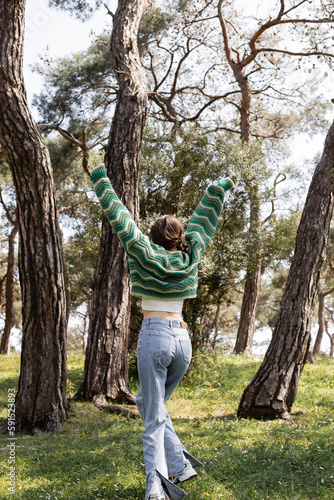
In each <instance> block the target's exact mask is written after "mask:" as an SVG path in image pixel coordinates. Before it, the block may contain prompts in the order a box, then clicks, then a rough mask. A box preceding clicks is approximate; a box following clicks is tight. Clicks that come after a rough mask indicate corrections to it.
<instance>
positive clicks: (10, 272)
mask: <svg viewBox="0 0 334 500" xmlns="http://www.w3.org/2000/svg"><path fill="white" fill-rule="evenodd" d="M17 230H18V226H17V223H15V225H14V227H13V229H12V231H11V233H10V235H9V240H8V257H7V274H6V319H5V328H4V331H3V335H2V338H1V345H0V354H7V350H8V344H9V337H10V332H11V329H12V323H13V305H14V268H15V254H14V250H15V237H16V234H17Z"/></svg>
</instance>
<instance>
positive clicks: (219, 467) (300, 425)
mask: <svg viewBox="0 0 334 500" xmlns="http://www.w3.org/2000/svg"><path fill="white" fill-rule="evenodd" d="M0 363H1V379H0V388H1V401H0V412H1V420H4V419H5V418H6V416H7V393H8V389H9V388H11V387H15V388H16V389H17V383H18V376H19V365H20V358H19V355H12V356H9V357H7V356H1V357H0ZM83 363H84V357H83V355H82V354H71V355H69V356H68V378H69V384H68V394H69V395H70V396H71V395H73V394H74V393H75V391H76V389H77V388H78V386H79V384H80V381H81V377H82V372H83ZM259 364H260V361H259V360H253V359H251V358H245V357H242V356H240V357H239V356H233V355H230V356H228V355H210V356H208V355H205V354H203V353H199V354H197V356H196V358H195V360H194V362H193V366H192V369H191V371H190V372H189V373H188V374H187V375H186V376H185V378H184V379H183V381H182V382H181V384H180V386H179V387H178V389H177V390H176V391H175V393H174V394H173V396H172V398H171V400H170V401H168V403H167V406H168V411H169V413H170V415H171V417H172V419H173V421H174V426H175V429H176V432H177V433H178V434H179V436H180V438H181V440H182V441H184V443H185V444H186V446H187V448H188V449H189V451H191V452H192V453H193V454H194V455H195V456H198V458H199V459H200V460H202V461H203V462H204V463H205V469H204V470H203V471H200V472H199V475H198V478H197V479H196V480H194V481H189V483H185V484H184V489H185V490H186V491H187V493H188V498H189V500H190V499H193V500H206V499H212V500H213V499H222V500H250V499H254V500H255V499H257V500H268V499H269V500H311V499H321V500H330V499H331V500H332V499H333V498H334V479H333V476H334V467H333V466H334V437H333V436H334V432H333V431H334V370H333V368H334V361H333V360H319V361H317V363H315V364H314V365H306V367H305V369H304V372H303V374H302V378H301V381H300V385H299V391H298V397H297V400H296V402H295V405H294V407H293V412H292V413H293V418H294V424H291V423H287V422H285V421H280V420H274V421H269V422H262V421H255V420H239V419H237V418H236V410H237V407H238V403H239V399H240V396H241V394H242V391H243V389H244V388H245V386H246V385H247V383H248V382H249V381H250V380H251V378H252V376H253V374H254V373H255V372H256V370H257V367H258V366H259ZM130 385H131V389H132V391H133V392H136V390H137V389H138V380H137V379H136V376H135V374H132V378H131V384H130ZM142 431H143V424H142V422H141V420H131V419H128V418H127V417H125V416H117V415H112V414H108V413H106V412H104V411H103V410H99V409H98V408H96V407H95V406H94V405H93V404H91V403H86V402H76V403H74V405H73V411H72V412H71V418H70V419H69V420H67V421H66V422H64V432H62V433H58V434H43V435H40V436H34V437H32V436H29V435H27V434H23V433H17V436H16V437H17V441H16V464H15V465H16V472H17V476H16V493H15V494H13V495H10V494H9V493H7V475H8V464H7V461H8V449H7V447H6V445H7V440H8V437H7V436H3V435H2V436H0V448H1V458H2V461H1V466H0V467H1V479H0V491H1V495H0V498H1V499H7V498H8V499H9V498H11V499H13V500H16V499H24V500H36V499H39V498H43V499H66V500H70V499H73V500H74V499H76V500H86V499H87V500H90V499H100V500H101V499H105V500H107V499H108V500H109V499H133V500H136V499H138V500H143V499H144V494H145V490H144V484H145V471H144V466H143V457H142V443H141V433H142Z"/></svg>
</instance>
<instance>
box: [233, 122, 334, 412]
mask: <svg viewBox="0 0 334 500" xmlns="http://www.w3.org/2000/svg"><path fill="white" fill-rule="evenodd" d="M333 194H334V122H333V124H332V126H331V128H330V130H329V132H328V134H327V137H326V141H325V147H324V151H323V154H322V157H321V160H320V163H319V165H318V166H317V168H316V170H315V172H314V175H313V178H312V182H311V185H310V188H309V192H308V195H307V199H306V203H305V207H304V210H303V214H302V218H301V221H300V225H299V228H298V233H297V238H296V247H295V253H294V257H293V260H292V264H291V268H290V272H289V276H288V280H287V284H286V287H285V291H284V296H283V299H282V305H281V310H280V314H279V319H278V322H277V324H276V327H275V330H274V333H273V337H272V340H271V343H270V345H269V348H268V350H267V353H266V355H265V358H264V360H263V363H262V365H261V366H260V368H259V370H258V371H257V373H256V374H255V376H254V378H253V380H252V381H251V383H250V384H249V385H248V387H246V389H245V391H244V393H243V395H242V398H241V401H240V404H239V409H238V416H239V417H254V418H266V417H267V418H274V417H282V418H290V417H289V413H290V412H291V408H292V405H293V403H294V400H295V397H296V393H297V387H298V382H299V378H300V375H301V372H302V370H303V368H304V365H305V362H306V357H307V353H308V350H309V345H310V330H311V319H312V311H313V308H314V302H315V298H316V295H317V290H318V286H319V281H320V275H321V270H322V268H323V264H324V262H325V259H326V247H327V243H328V235H329V229H330V222H331V218H332V212H333V199H334V196H333Z"/></svg>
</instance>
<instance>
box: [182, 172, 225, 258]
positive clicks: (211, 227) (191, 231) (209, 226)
mask: <svg viewBox="0 0 334 500" xmlns="http://www.w3.org/2000/svg"><path fill="white" fill-rule="evenodd" d="M231 187H233V182H232V181H231V179H228V178H226V179H223V178H221V179H218V181H216V182H214V183H213V184H211V185H210V186H209V187H208V188H207V189H206V191H205V193H204V195H203V197H202V199H201V201H200V202H199V204H198V206H197V208H196V210H195V212H194V213H193V215H192V217H191V219H190V220H189V223H188V226H187V230H186V233H185V240H186V241H187V242H189V244H190V245H191V246H192V247H193V248H195V247H196V250H197V252H199V254H198V258H200V257H201V255H202V254H203V252H204V251H205V250H206V248H207V246H208V245H209V243H210V241H211V239H212V237H213V235H214V233H215V230H216V228H217V224H218V221H219V217H220V215H221V212H222V209H223V205H224V199H225V193H226V191H228V190H229V189H230V188H231Z"/></svg>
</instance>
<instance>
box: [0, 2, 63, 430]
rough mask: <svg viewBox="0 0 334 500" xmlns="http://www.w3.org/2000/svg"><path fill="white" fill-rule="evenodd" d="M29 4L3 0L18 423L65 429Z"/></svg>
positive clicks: (4, 133)
mask: <svg viewBox="0 0 334 500" xmlns="http://www.w3.org/2000/svg"><path fill="white" fill-rule="evenodd" d="M24 7H25V1H24V0H0V143H1V146H2V148H3V150H4V152H5V156H6V159H7V162H8V164H9V166H10V168H11V171H12V175H13V180H14V186H15V190H16V198H17V209H18V225H19V273H20V283H21V288H22V320H23V324H22V355H21V371H20V379H19V387H18V393H17V396H16V401H15V410H16V412H15V419H16V429H17V430H18V429H24V428H25V429H27V430H28V431H29V432H33V433H36V432H40V431H41V430H45V431H55V430H61V429H62V426H61V420H62V419H66V418H67V416H68V409H69V402H68V399H67V397H66V380H67V373H66V327H67V324H66V316H65V296H64V278H63V264H62V257H61V250H60V243H59V229H58V223H57V214H56V208H55V201H54V193H53V189H54V187H53V178H52V169H51V162H50V156H49V152H48V150H47V147H46V145H45V143H44V141H43V139H42V137H41V135H40V133H39V130H38V128H37V126H36V123H35V122H34V120H33V118H32V116H31V113H30V111H29V108H28V103H27V98H26V92H25V88H24V83H23V76H22V60H23V56H22V53H23V36H24V35H23V34H24ZM2 430H3V431H7V430H8V426H7V422H5V424H4V425H3V427H2Z"/></svg>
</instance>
